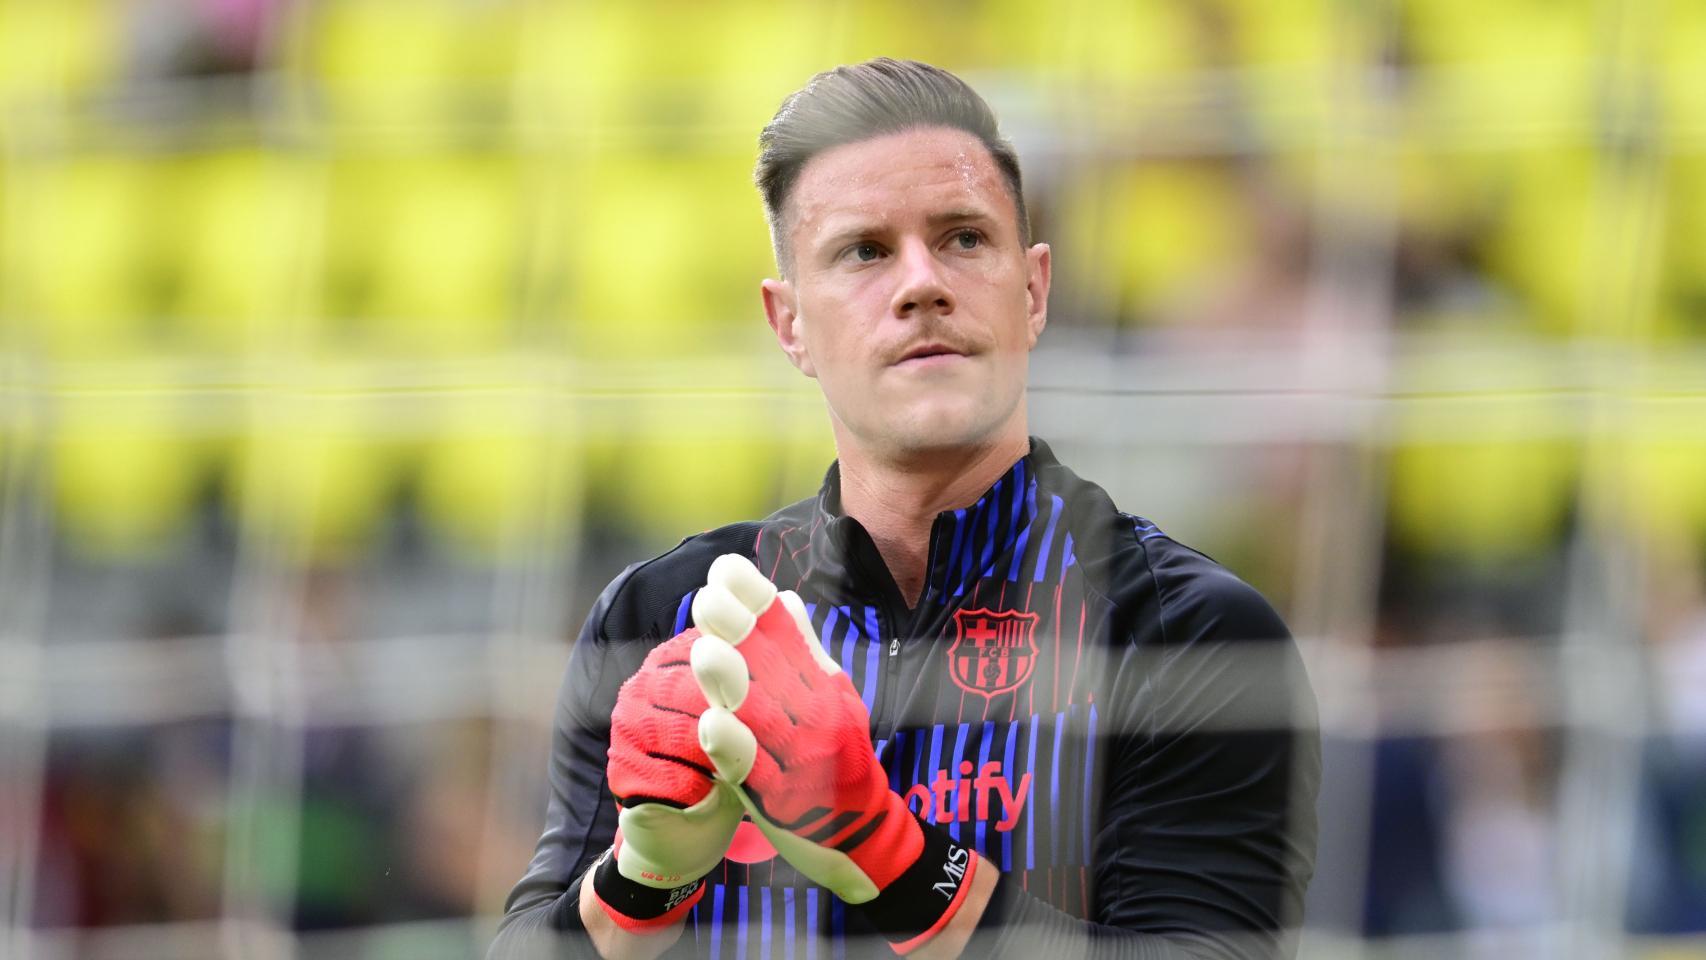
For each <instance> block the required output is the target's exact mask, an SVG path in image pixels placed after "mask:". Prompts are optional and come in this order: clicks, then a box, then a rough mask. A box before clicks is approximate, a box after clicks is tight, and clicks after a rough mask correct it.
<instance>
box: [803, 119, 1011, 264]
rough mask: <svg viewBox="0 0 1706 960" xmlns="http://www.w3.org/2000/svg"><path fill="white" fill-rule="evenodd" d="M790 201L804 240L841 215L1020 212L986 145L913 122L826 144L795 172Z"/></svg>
mask: <svg viewBox="0 0 1706 960" xmlns="http://www.w3.org/2000/svg"><path fill="white" fill-rule="evenodd" d="M789 201H790V206H791V207H792V208H793V218H792V219H793V224H794V231H795V234H796V236H797V237H799V238H800V239H802V240H805V241H806V242H807V243H809V242H810V240H811V238H812V237H813V236H815V235H817V234H818V233H821V232H823V231H825V230H830V229H836V228H838V227H839V226H841V225H844V223H845V222H846V221H850V220H854V219H857V220H861V221H879V222H884V223H888V222H892V221H895V220H900V219H905V218H906V217H908V216H909V215H910V216H918V217H923V216H927V215H928V214H930V213H931V212H932V211H935V210H940V209H943V208H947V207H954V206H975V207H977V208H981V209H983V210H985V211H987V212H988V213H989V214H991V215H992V216H998V217H1002V218H1003V219H1009V220H1016V219H1017V216H1018V214H1017V210H1016V208H1015V207H1014V205H1013V202H1012V198H1011V197H1010V196H1009V195H1008V193H1007V187H1006V184H1005V182H1004V181H1003V179H1002V177H1001V171H1000V170H999V169H998V168H997V167H996V165H995V158H994V157H992V156H990V154H989V150H988V148H986V147H985V146H984V145H983V142H982V141H980V140H979V139H978V138H977V137H975V136H973V135H972V134H969V133H966V132H965V131H963V130H956V129H953V128H949V127H915V128H913V129H911V130H903V131H901V132H899V133H890V134H884V135H883V136H880V137H872V138H871V139H869V140H860V141H858V142H857V143H847V144H842V145H841V146H838V147H833V148H831V149H829V150H825V151H824V152H823V153H820V154H818V155H817V156H815V157H813V158H812V159H811V160H810V161H808V162H807V163H806V165H805V167H804V169H802V170H801V171H800V176H799V179H798V180H796V181H795V183H794V189H793V195H792V196H791V197H790V198H789Z"/></svg>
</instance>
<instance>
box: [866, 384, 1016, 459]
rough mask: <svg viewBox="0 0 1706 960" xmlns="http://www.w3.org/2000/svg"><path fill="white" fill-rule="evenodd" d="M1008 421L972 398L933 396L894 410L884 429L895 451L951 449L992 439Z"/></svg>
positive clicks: (997, 412) (971, 445)
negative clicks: (928, 399) (949, 398)
mask: <svg viewBox="0 0 1706 960" xmlns="http://www.w3.org/2000/svg"><path fill="white" fill-rule="evenodd" d="M1006 421H1007V417H1006V416H1002V415H1000V412H999V411H995V410H991V409H989V408H988V407H987V406H985V405H983V404H974V403H971V402H970V400H969V398H961V397H956V398H953V399H952V400H951V401H949V400H948V399H947V398H940V399H936V398H933V399H932V400H930V401H926V402H922V403H916V404H911V405H909V407H908V408H907V409H905V410H898V411H894V414H893V416H892V417H891V418H890V419H889V420H888V421H887V422H886V425H885V428H884V429H883V431H882V432H883V433H884V434H885V435H886V436H887V438H888V441H889V446H891V447H892V448H894V449H895V450H896V451H910V452H924V451H930V450H952V449H963V448H966V447H976V446H982V445H983V444H985V443H988V442H990V441H991V440H992V439H993V438H994V437H995V436H996V435H997V434H998V433H999V432H1000V430H1001V427H1002V425H1003V424H1004V423H1006Z"/></svg>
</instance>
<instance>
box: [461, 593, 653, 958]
mask: <svg viewBox="0 0 1706 960" xmlns="http://www.w3.org/2000/svg"><path fill="white" fill-rule="evenodd" d="M638 568H639V565H638V564H636V565H635V566H632V567H629V568H628V569H627V570H624V571H623V572H622V574H621V576H618V577H617V578H616V579H615V580H614V581H612V582H611V584H610V585H609V586H608V587H606V588H605V590H604V593H603V594H601V595H600V596H599V598H598V602H597V603H596V604H594V605H593V609H592V613H591V614H590V615H588V617H587V619H586V624H585V625H584V626H583V627H582V628H581V632H580V636H579V638H578V639H577V640H576V641H575V645H574V650H573V652H572V653H571V654H570V656H569V665H568V669H567V671H566V673H565V674H564V677H563V683H562V686H561V688H560V689H559V690H558V693H557V707H556V714H555V719H554V721H553V729H552V736H551V757H550V771H549V779H550V793H549V795H548V797H547V801H546V809H545V831H544V833H542V834H541V835H540V837H539V843H538V846H537V847H536V848H535V850H534V853H533V859H532V861H531V862H530V863H529V864H528V866H527V872H526V873H525V874H524V875H523V876H522V878H521V880H520V881H519V882H518V883H516V885H515V887H514V888H513V889H512V890H511V891H510V894H509V897H508V899H507V900H506V901H505V904H504V916H503V919H502V920H501V921H500V922H499V926H498V933H497V937H496V938H495V939H494V940H493V942H492V946H491V949H490V951H489V952H488V954H487V956H488V958H489V960H516V958H534V957H539V958H543V957H551V958H560V957H597V956H598V954H597V952H596V951H594V950H593V948H592V945H591V942H590V941H589V940H588V939H587V937H586V928H585V927H584V926H583V925H582V924H581V919H580V907H579V899H580V878H581V875H582V874H583V873H585V872H586V869H587V867H588V866H589V865H590V864H591V863H592V861H593V860H594V859H596V858H597V857H598V855H599V854H600V853H603V852H604V850H605V849H606V848H608V847H609V846H610V844H611V843H612V842H614V840H615V836H616V803H615V800H614V799H613V798H612V797H611V795H610V789H609V786H608V784H607V783H606V782H605V774H604V765H605V756H606V754H607V752H608V750H609V747H610V714H611V712H612V711H613V710H614V709H615V705H616V691H617V690H618V689H619V688H620V686H621V684H622V681H623V680H624V679H626V678H627V677H628V676H629V675H630V674H632V673H633V672H634V670H635V669H637V668H638V666H639V658H643V657H644V655H645V649H646V648H647V647H648V645H647V644H644V643H626V642H621V641H624V640H629V639H635V638H627V637H612V636H610V634H609V630H610V629H611V622H612V620H613V619H614V618H613V617H612V615H611V608H612V606H613V605H614V604H615V603H616V600H617V597H618V596H619V595H620V594H621V592H622V589H623V587H624V586H626V585H627V582H628V580H629V578H630V577H631V576H632V575H633V573H634V571H635V570H637V569H638ZM613 641H614V642H613ZM630 661H631V662H630Z"/></svg>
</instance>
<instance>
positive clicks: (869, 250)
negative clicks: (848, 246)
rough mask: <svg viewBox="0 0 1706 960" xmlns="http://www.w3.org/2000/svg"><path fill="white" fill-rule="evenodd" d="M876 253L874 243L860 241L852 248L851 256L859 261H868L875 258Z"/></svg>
mask: <svg viewBox="0 0 1706 960" xmlns="http://www.w3.org/2000/svg"><path fill="white" fill-rule="evenodd" d="M877 255H878V254H877V245H876V244H874V243H861V244H858V245H857V246H855V247H854V248H853V256H855V257H857V258H858V259H859V261H860V262H861V263H870V262H871V261H872V260H875V259H877Z"/></svg>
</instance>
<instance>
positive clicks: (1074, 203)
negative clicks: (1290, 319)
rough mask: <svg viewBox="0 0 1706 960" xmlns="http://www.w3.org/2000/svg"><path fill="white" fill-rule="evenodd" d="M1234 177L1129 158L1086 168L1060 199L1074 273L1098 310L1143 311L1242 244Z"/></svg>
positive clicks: (1210, 168)
mask: <svg viewBox="0 0 1706 960" xmlns="http://www.w3.org/2000/svg"><path fill="white" fill-rule="evenodd" d="M1239 191H1240V187H1239V184H1238V183H1237V181H1236V180H1235V179H1234V178H1233V177H1232V176H1230V175H1228V174H1227V173H1225V172H1224V171H1223V170H1221V169H1218V168H1216V167H1215V166H1214V165H1212V164H1210V163H1203V162H1190V161H1177V162H1174V161H1166V162H1147V163H1132V164H1126V165H1123V166H1118V167H1113V168H1111V169H1107V170H1100V171H1094V172H1092V171H1085V172H1084V174H1083V175H1082V176H1080V177H1078V178H1077V179H1076V181H1075V182H1074V183H1073V184H1072V185H1071V187H1070V192H1069V193H1068V195H1067V196H1066V197H1065V198H1063V203H1062V211H1061V212H1062V229H1061V233H1062V239H1063V240H1064V241H1065V243H1066V244H1068V245H1069V246H1068V249H1070V251H1071V256H1072V261H1071V262H1072V263H1073V266H1072V267H1071V270H1072V277H1071V279H1072V282H1073V283H1074V284H1075V285H1076V287H1077V289H1079V290H1080V291H1081V292H1082V293H1083V294H1084V295H1086V296H1087V297H1088V300H1089V302H1090V303H1092V304H1094V310H1095V312H1097V313H1098V314H1104V315H1115V316H1118V317H1119V318H1120V319H1121V321H1122V322H1128V323H1129V322H1132V321H1133V320H1144V319H1149V318H1150V317H1151V316H1152V311H1153V310H1155V309H1156V308H1158V307H1159V306H1161V305H1162V304H1163V302H1164V301H1166V300H1167V299H1168V298H1169V297H1170V296H1171V295H1175V294H1178V293H1180V292H1181V291H1184V290H1188V289H1190V288H1192V287H1193V286H1194V285H1196V284H1198V283H1200V282H1201V281H1202V280H1203V279H1204V278H1205V277H1207V276H1209V275H1210V274H1212V273H1213V272H1214V271H1216V270H1219V269H1224V268H1226V266H1227V265H1228V264H1229V263H1231V262H1233V261H1235V260H1236V258H1237V256H1238V255H1239V254H1240V253H1242V252H1244V250H1245V248H1246V246H1247V244H1248V241H1249V231H1248V229H1247V228H1246V226H1245V220H1246V218H1247V217H1246V213H1245V211H1244V209H1243V207H1242V203H1243V200H1242V197H1241V195H1240V192H1239Z"/></svg>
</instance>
